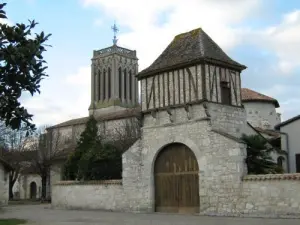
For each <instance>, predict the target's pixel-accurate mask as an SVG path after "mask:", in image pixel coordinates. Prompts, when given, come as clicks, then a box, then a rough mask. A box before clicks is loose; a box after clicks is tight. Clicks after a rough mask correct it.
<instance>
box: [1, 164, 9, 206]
mask: <svg viewBox="0 0 300 225" xmlns="http://www.w3.org/2000/svg"><path fill="white" fill-rule="evenodd" d="M8 183H9V178H8V173H7V172H6V170H5V168H4V166H3V165H2V164H1V162H0V206H1V205H6V204H7V203H8V197H9V194H8Z"/></svg>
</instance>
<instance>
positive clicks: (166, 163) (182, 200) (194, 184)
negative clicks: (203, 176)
mask: <svg viewBox="0 0 300 225" xmlns="http://www.w3.org/2000/svg"><path fill="white" fill-rule="evenodd" d="M154 177H155V210H156V211H157V212H173V213H198V212H199V168H198V163H197V159H196V157H195V155H194V153H193V152H192V151H191V150H190V149H189V148H188V147H187V146H185V145H183V144H179V143H176V144H170V145H168V146H167V147H165V148H164V149H163V150H162V151H161V152H160V153H159V155H158V156H157V159H156V162H155V166H154Z"/></svg>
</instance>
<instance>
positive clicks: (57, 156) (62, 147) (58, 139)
mask: <svg viewBox="0 0 300 225" xmlns="http://www.w3.org/2000/svg"><path fill="white" fill-rule="evenodd" d="M73 148H74V145H73V142H72V138H70V137H69V136H63V135H62V133H61V132H60V131H59V130H55V129H48V130H47V128H41V129H39V130H38V131H36V132H35V133H34V135H32V136H31V143H30V149H31V150H32V151H33V152H34V154H33V155H31V157H30V158H28V159H27V160H30V162H31V166H32V168H33V170H34V171H35V172H36V173H37V174H38V175H40V177H41V180H42V195H41V198H42V201H44V200H46V198H47V181H48V179H49V177H50V170H51V166H52V165H53V164H55V163H56V162H57V161H59V160H62V159H64V158H65V157H66V156H67V155H68V154H69V152H70V151H71V150H72V149H73Z"/></svg>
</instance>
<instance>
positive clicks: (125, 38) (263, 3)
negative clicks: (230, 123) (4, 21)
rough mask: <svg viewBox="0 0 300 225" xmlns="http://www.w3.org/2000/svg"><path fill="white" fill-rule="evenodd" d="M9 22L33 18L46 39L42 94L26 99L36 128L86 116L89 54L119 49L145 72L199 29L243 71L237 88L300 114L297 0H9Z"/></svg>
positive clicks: (287, 113) (299, 4)
mask: <svg viewBox="0 0 300 225" xmlns="http://www.w3.org/2000/svg"><path fill="white" fill-rule="evenodd" d="M7 2H8V4H7V6H6V11H7V16H8V19H9V23H11V24H14V23H28V22H27V21H28V20H33V19H34V20H36V21H37V22H38V23H39V25H38V26H37V27H36V29H35V31H36V32H40V31H44V32H45V33H46V34H49V33H51V34H52V36H51V37H50V39H49V41H48V44H50V45H51V46H52V47H49V48H48V51H47V52H46V53H45V55H44V56H45V60H46V61H47V64H48V65H47V66H48V69H47V74H48V75H49V76H48V77H47V78H45V79H44V80H43V81H42V82H41V94H40V95H35V96H33V97H31V96H29V95H23V96H22V97H21V101H22V103H23V104H24V105H25V107H27V109H28V111H29V113H31V114H33V115H34V117H33V122H34V123H35V124H36V125H38V126H39V125H54V124H56V123H60V122H63V121H66V120H69V119H73V118H78V117H83V116H87V115H88V107H89V104H90V86H91V85H90V65H91V58H92V54H93V50H99V49H101V48H105V47H109V46H111V45H112V38H113V32H112V30H111V26H112V25H113V24H114V21H116V24H117V26H118V27H119V30H120V31H119V33H118V39H119V41H118V45H119V46H122V47H125V48H129V49H132V50H136V51H137V55H138V58H139V70H142V69H144V68H145V67H147V66H149V65H150V64H151V63H152V62H153V61H154V60H155V59H156V57H157V56H158V55H159V54H160V53H161V52H162V51H163V50H164V49H165V48H166V46H167V45H168V44H169V43H170V42H171V41H172V39H173V38H174V36H175V35H177V34H179V33H183V32H187V31H189V30H192V29H195V28H198V27H201V28H202V29H203V30H204V31H205V32H206V33H207V34H208V35H209V36H210V37H211V38H212V39H213V40H214V41H215V42H216V43H217V44H218V45H219V46H220V47H221V48H222V49H223V50H224V51H225V52H226V53H227V54H228V55H229V56H230V57H231V58H233V59H234V60H236V61H238V62H239V63H242V64H244V65H246V66H247V67H248V68H247V69H246V70H244V71H243V72H242V74H241V79H242V87H247V88H250V89H253V90H255V91H258V92H261V93H263V94H266V95H269V96H271V97H274V98H276V99H277V100H278V101H279V104H280V106H281V107H280V109H279V110H278V111H279V112H280V113H282V120H286V119H289V118H290V117H293V116H296V115H298V114H300V88H299V87H300V1H299V0H288V1H287V0H151V1H149V0H126V1H124V0H51V1H49V0H48V1H47V0H10V1H7Z"/></svg>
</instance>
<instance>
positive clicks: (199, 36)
mask: <svg viewBox="0 0 300 225" xmlns="http://www.w3.org/2000/svg"><path fill="white" fill-rule="evenodd" d="M200 61H208V62H212V63H215V64H221V65H225V66H228V67H232V68H236V69H238V70H243V69H245V68H246V66H244V65H242V64H240V63H238V62H236V61H234V60H232V59H231V58H230V57H229V56H228V55H227V54H226V53H225V52H224V51H223V50H222V49H221V48H220V47H219V46H218V45H217V44H216V43H215V42H214V41H213V40H212V39H211V38H210V37H209V36H208V35H207V34H206V33H205V32H204V31H203V30H202V29H201V28H198V29H195V30H192V31H189V32H187V33H182V34H179V35H177V36H176V37H175V38H174V39H173V41H172V42H171V43H170V44H169V45H168V46H167V48H166V49H165V50H164V51H163V53H162V54H161V55H160V56H159V57H158V58H157V59H156V60H155V61H154V62H153V63H152V64H151V65H150V66H149V67H148V68H146V69H144V70H143V71H141V72H140V73H139V74H138V75H137V76H138V77H139V78H141V77H144V76H147V75H151V74H155V73H158V72H162V71H164V70H168V69H171V68H175V67H182V66H186V65H189V64H193V63H197V62H200Z"/></svg>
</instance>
